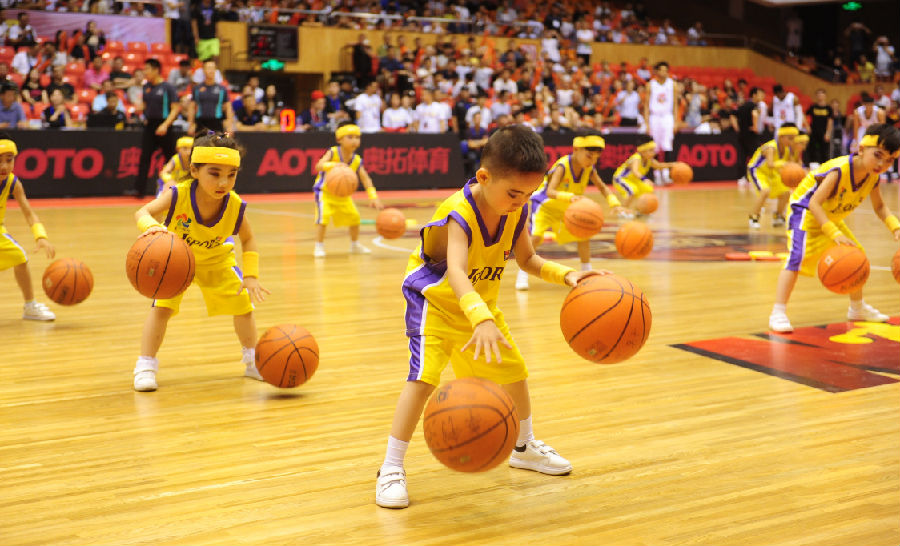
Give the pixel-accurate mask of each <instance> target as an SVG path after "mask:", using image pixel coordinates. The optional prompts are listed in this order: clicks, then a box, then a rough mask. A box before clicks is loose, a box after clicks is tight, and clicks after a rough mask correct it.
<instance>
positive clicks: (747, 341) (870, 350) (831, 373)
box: [672, 317, 900, 392]
mask: <svg viewBox="0 0 900 546" xmlns="http://www.w3.org/2000/svg"><path fill="white" fill-rule="evenodd" d="M762 320H765V317H762ZM672 347H674V348H676V349H682V350H684V351H688V352H692V353H695V354H698V355H700V356H705V357H709V358H712V359H715V360H719V361H721V362H725V363H728V364H734V365H735V366H740V367H742V368H746V369H748V370H753V371H757V372H760V373H764V374H767V375H771V376H773V377H777V378H779V379H784V380H787V381H793V382H794V383H800V384H802V385H807V386H809V387H814V388H817V389H821V390H823V391H827V392H845V391H852V390H856V389H865V388H869V387H877V386H879V385H886V384H889V383H897V382H898V381H900V359H898V358H897V355H898V354H900V317H892V318H891V320H890V321H889V322H887V323H883V324H882V323H876V322H840V323H835V324H827V325H824V326H810V327H806V328H797V329H796V330H794V332H793V333H791V334H776V333H773V332H769V333H762V334H753V336H752V337H724V338H719V339H706V340H702V341H692V342H690V343H682V344H677V345H672Z"/></svg>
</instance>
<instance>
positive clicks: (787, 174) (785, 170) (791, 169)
mask: <svg viewBox="0 0 900 546" xmlns="http://www.w3.org/2000/svg"><path fill="white" fill-rule="evenodd" d="M778 172H779V174H781V183H782V184H784V185H785V186H787V187H789V188H796V187H797V184H799V183H800V181H801V180H803V177H804V176H806V170H805V169H804V168H803V166H802V165H800V164H799V163H793V162H788V163H785V164H784V165H782V166H781V169H780V170H779V171H778Z"/></svg>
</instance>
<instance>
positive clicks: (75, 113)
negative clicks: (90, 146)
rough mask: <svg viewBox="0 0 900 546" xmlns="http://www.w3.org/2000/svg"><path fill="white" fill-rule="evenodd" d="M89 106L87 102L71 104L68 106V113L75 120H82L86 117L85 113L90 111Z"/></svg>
mask: <svg viewBox="0 0 900 546" xmlns="http://www.w3.org/2000/svg"><path fill="white" fill-rule="evenodd" d="M90 109H91V107H90V106H88V105H87V104H81V103H78V104H73V105H72V106H69V115H71V116H72V119H73V120H75V121H84V120H85V118H87V114H88V112H89V111H90Z"/></svg>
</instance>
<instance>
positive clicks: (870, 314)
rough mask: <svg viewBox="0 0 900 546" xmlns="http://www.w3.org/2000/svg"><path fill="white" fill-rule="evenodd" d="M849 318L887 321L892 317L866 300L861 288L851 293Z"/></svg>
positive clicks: (866, 320)
mask: <svg viewBox="0 0 900 546" xmlns="http://www.w3.org/2000/svg"><path fill="white" fill-rule="evenodd" d="M847 318H848V319H849V320H862V321H865V322H887V320H888V319H889V318H890V317H889V316H888V315H885V314H884V313H882V312H881V311H879V310H878V309H875V308H874V307H872V306H871V305H869V304H868V303H866V302H864V301H863V292H862V288H860V289H859V290H856V291H854V292H851V293H850V308H849V309H848V310H847Z"/></svg>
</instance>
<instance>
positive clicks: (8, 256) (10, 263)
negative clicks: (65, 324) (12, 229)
mask: <svg viewBox="0 0 900 546" xmlns="http://www.w3.org/2000/svg"><path fill="white" fill-rule="evenodd" d="M18 154H19V150H18V148H17V147H16V143H15V142H13V140H12V138H11V137H10V136H9V135H8V134H6V133H0V271H2V270H4V269H9V268H10V267H11V268H13V274H14V275H15V277H16V283H17V284H18V285H19V290H21V291H22V297H23V298H24V299H25V307H24V309H23V310H22V318H23V319H26V320H43V321H48V320H54V319H55V318H56V315H55V314H53V311H51V310H50V309H48V308H47V306H46V305H44V304H43V303H39V302H37V301H36V300H35V299H34V285H32V284H31V271H30V270H29V269H28V253H27V252H25V249H24V248H22V247H21V246H19V243H17V242H16V240H15V239H13V238H12V235H10V234H9V233H8V232H7V231H6V226H4V220H5V219H6V202H7V200H8V199H9V196H10V195H12V196H13V197H15V198H16V202H17V203H18V204H19V208H21V209H22V214H23V215H24V216H25V221H26V222H28V224H29V225H30V226H31V233H32V235H34V242H35V245H36V247H37V248H36V249H35V252H37V251H38V250H42V251H44V253H45V254H46V255H47V257H48V258H53V256H55V255H56V250H55V249H54V248H53V245H52V244H50V241H49V240H48V239H47V231H46V230H45V229H44V224H42V223H41V221H40V219H39V218H38V216H37V214H35V212H34V209H32V208H31V205H30V204H29V203H28V198H27V197H26V196H25V188H23V187H22V183H21V182H20V181H19V179H18V177H16V175H15V174H13V168H14V167H15V165H16V156H17V155H18Z"/></svg>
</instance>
